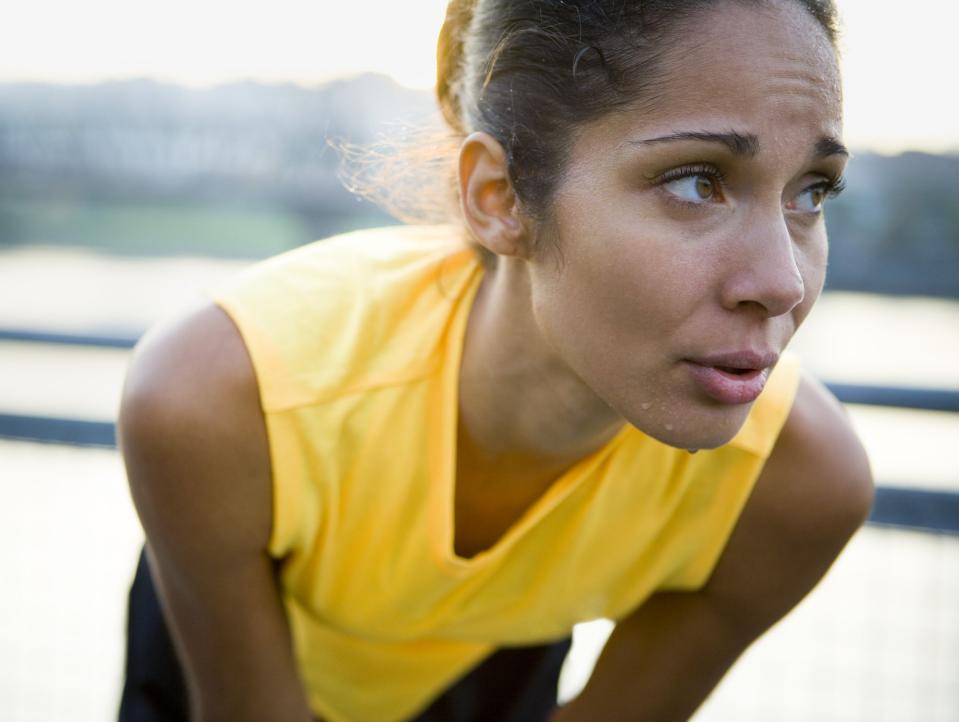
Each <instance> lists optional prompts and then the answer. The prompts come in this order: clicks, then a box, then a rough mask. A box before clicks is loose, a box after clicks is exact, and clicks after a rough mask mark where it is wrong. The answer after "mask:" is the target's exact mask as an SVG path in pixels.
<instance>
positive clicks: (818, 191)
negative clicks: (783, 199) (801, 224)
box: [789, 184, 829, 213]
mask: <svg viewBox="0 0 959 722" xmlns="http://www.w3.org/2000/svg"><path fill="white" fill-rule="evenodd" d="M828 197H829V189H828V188H827V187H826V185H825V184H819V185H814V186H812V187H811V188H807V189H806V190H804V191H803V192H802V193H800V194H799V195H798V196H796V199H795V200H794V201H792V202H791V203H790V204H789V208H790V210H794V211H800V212H801V213H819V211H821V210H822V207H823V204H824V203H825V202H826V199H827V198H828Z"/></svg>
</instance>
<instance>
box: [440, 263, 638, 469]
mask: <svg viewBox="0 0 959 722" xmlns="http://www.w3.org/2000/svg"><path fill="white" fill-rule="evenodd" d="M624 423H625V422H624V421H623V419H622V417H620V416H619V415H618V414H617V413H616V412H615V411H614V410H613V409H611V408H610V407H609V406H608V405H607V404H606V403H605V402H604V401H603V400H602V399H600V398H599V397H597V396H596V395H595V394H594V393H593V391H592V390H591V389H590V388H589V387H587V386H586V385H585V384H584V383H583V382H582V380H581V379H580V378H579V377H578V376H577V375H576V374H575V373H574V372H573V371H572V369H570V368H569V367H568V366H567V365H566V364H565V363H564V362H563V361H562V360H561V359H560V358H558V357H557V355H556V354H555V353H554V352H553V350H552V349H551V348H550V347H549V344H548V343H547V342H546V339H545V338H544V337H543V334H542V333H541V331H540V329H539V327H538V326H537V324H536V322H535V319H534V316H533V308H532V302H531V299H530V293H529V281H528V277H527V276H526V268H525V265H524V262H523V261H521V260H517V259H512V258H501V259H500V261H499V264H498V265H497V267H496V268H495V269H494V270H491V271H489V272H487V274H486V275H485V276H484V278H483V280H482V283H481V286H480V289H479V291H478V293H477V296H476V300H475V301H474V304H473V307H472V309H471V311H470V317H469V321H468V325H467V331H466V338H465V341H464V348H463V360H462V363H461V367H460V378H459V424H460V430H459V434H458V436H459V438H460V440H461V442H462V443H463V444H464V446H466V447H468V448H463V449H462V451H464V452H467V451H468V453H469V455H470V457H471V459H472V460H473V461H474V462H475V463H478V464H481V465H498V463H503V464H505V465H507V466H510V465H512V464H516V463H519V464H522V465H529V466H531V467H536V468H542V469H552V468H557V469H562V468H565V467H567V466H569V465H570V464H572V463H573V462H575V461H577V460H578V459H581V458H583V457H585V456H588V455H589V454H590V453H592V452H593V451H595V450H597V449H598V448H600V447H601V446H603V445H604V444H605V443H607V442H608V441H609V440H610V439H612V438H613V437H614V436H615V435H616V433H617V432H618V431H619V430H620V429H621V428H622V426H623V424H624ZM511 462H512V464H511Z"/></svg>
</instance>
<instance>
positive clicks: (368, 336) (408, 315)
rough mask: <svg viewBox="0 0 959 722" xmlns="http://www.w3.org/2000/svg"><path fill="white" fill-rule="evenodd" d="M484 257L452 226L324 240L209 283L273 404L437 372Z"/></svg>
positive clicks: (265, 398)
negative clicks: (450, 323) (447, 333)
mask: <svg viewBox="0 0 959 722" xmlns="http://www.w3.org/2000/svg"><path fill="white" fill-rule="evenodd" d="M478 265H479V263H478V261H477V260H476V259H475V257H474V256H473V255H472V251H471V250H470V249H469V248H468V247H467V246H466V245H465V244H463V243H462V241H461V240H460V239H459V238H458V237H457V236H456V234H455V232H454V231H453V230H452V229H451V228H448V227H396V228H387V229H373V230H365V231H360V232H356V233H352V234H348V235H344V236H337V237H334V238H331V239H327V240H323V241H318V242H315V243H312V244H309V245H307V246H304V247H301V248H298V249H296V250H294V251H291V252H288V253H285V254H282V255H281V256H277V257H274V258H272V259H269V260H267V261H264V262H262V263H257V264H255V265H253V266H252V267H250V268H248V269H247V270H245V271H244V272H242V273H240V274H239V275H237V276H235V277H234V278H231V279H228V280H227V281H226V282H225V283H223V284H221V285H220V286H218V287H217V288H215V289H213V290H212V291H211V292H210V297H211V298H212V299H213V301H214V302H215V303H216V304H217V305H218V306H219V307H220V308H222V309H223V310H224V311H225V312H226V313H227V314H228V315H229V316H230V318H231V320H232V321H233V322H234V323H235V324H236V327H237V328H238V330H239V332H240V333H241V335H242V338H243V341H244V343H245V345H246V348H247V350H248V352H249V354H250V357H251V359H252V364H253V368H254V369H255V371H256V374H257V378H258V381H259V386H260V393H261V402H262V405H263V409H264V410H265V411H267V412H268V413H272V412H281V411H284V410H287V409H291V408H296V407H301V406H306V405H311V404H316V403H322V402H323V401H325V400H328V399H330V398H333V397H336V396H338V395H341V394H343V393H349V392H352V391H356V390H362V389H365V388H370V387H372V386H375V385H376V384H380V383H392V382H395V381H396V380H398V379H410V378H414V377H417V376H419V375H422V374H425V373H428V371H429V369H431V368H433V366H434V365H435V361H436V353H437V352H438V350H439V349H440V346H441V343H442V340H443V338H444V336H443V333H444V330H445V328H446V323H447V320H448V319H449V317H450V314H451V313H452V312H453V311H454V310H455V308H456V307H457V304H456V302H457V300H458V299H460V298H461V297H462V296H463V295H464V294H465V293H466V291H467V290H468V289H469V287H470V281H471V280H473V279H475V273H474V272H475V271H476V269H477V267H478Z"/></svg>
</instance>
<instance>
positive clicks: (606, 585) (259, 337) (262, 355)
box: [212, 227, 798, 722]
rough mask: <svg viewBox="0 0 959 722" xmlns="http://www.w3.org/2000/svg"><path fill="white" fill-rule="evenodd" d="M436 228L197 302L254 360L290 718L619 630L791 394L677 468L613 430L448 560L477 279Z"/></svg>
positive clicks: (351, 249)
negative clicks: (291, 687)
mask: <svg viewBox="0 0 959 722" xmlns="http://www.w3.org/2000/svg"><path fill="white" fill-rule="evenodd" d="M457 238H458V235H457V233H456V232H455V231H454V229H452V228H449V227H433V228H422V227H419V228H417V227H405V228H388V229H380V230H375V231H361V232H357V233H353V234H348V235H345V236H340V237H337V238H333V239H329V240H326V241H322V242H318V243H314V244H311V245H308V246H305V247H303V248H300V249H297V250H295V251H292V252H289V253H286V254H283V255H281V256H278V257H276V258H273V259H270V260H268V261H265V262H263V263H259V264H256V265H254V266H253V267H251V268H250V269H249V270H248V271H246V272H244V273H242V274H241V275H240V276H239V277H238V278H236V279H234V280H232V281H231V282H229V283H228V284H226V285H224V286H223V287H221V288H219V289H218V290H217V291H215V292H214V293H213V294H212V295H213V298H214V300H215V302H216V303H217V304H218V305H220V306H221V307H222V308H223V309H224V310H226V311H227V313H229V315H230V316H231V317H232V318H233V320H234V321H235V322H236V324H237V326H238V327H239V329H240V332H241V333H242V335H243V338H244V340H245V343H246V345H247V347H248V349H249V352H250V355H251V357H252V360H253V365H254V368H255V371H256V375H257V378H258V383H259V388H260V393H261V399H262V407H263V413H264V416H265V419H266V426H267V431H268V435H269V444H270V453H271V460H272V468H273V486H274V519H273V528H272V536H271V539H270V543H269V551H270V553H271V554H272V555H273V556H274V557H276V558H277V559H282V560H283V562H282V566H281V572H280V579H281V586H282V595H283V600H284V603H285V606H286V609H287V613H288V617H289V621H290V625H291V633H292V637H293V643H294V648H295V654H296V657H297V662H298V665H299V669H300V673H301V676H302V679H303V682H304V684H305V687H306V690H307V693H308V696H309V701H310V705H311V707H312V709H313V711H314V713H315V714H317V715H318V716H320V717H321V718H322V719H324V720H327V722H396V721H398V720H404V719H408V718H409V717H411V716H413V715H415V714H416V713H418V712H419V711H421V710H422V709H423V708H425V707H426V706H427V705H428V704H429V702H430V701H432V699H433V698H434V697H435V696H436V695H438V694H439V693H440V692H441V691H442V690H443V689H444V688H446V687H447V686H449V685H450V684H451V683H452V682H453V681H455V679H456V678H457V677H459V676H460V675H462V674H463V673H465V672H466V671H467V670H468V669H469V668H470V667H472V666H473V665H474V664H476V663H478V662H479V661H481V660H482V658H483V657H484V656H486V655H487V654H489V653H490V652H491V651H492V650H493V649H494V648H495V647H497V646H502V645H529V644H537V643H544V642H547V641H550V640H556V639H559V638H562V637H564V636H566V635H568V634H569V632H570V629H571V627H572V626H573V625H574V624H575V623H577V622H581V621H585V620H590V619H596V618H600V617H607V618H611V619H617V618H621V617H623V616H624V615H626V614H628V613H629V612H630V611H631V610H632V609H634V608H636V607H637V606H638V605H639V604H640V603H642V602H643V600H644V599H646V598H647V597H648V596H649V595H650V594H651V593H653V592H654V591H656V590H662V589H686V590H693V589H697V588H699V587H701V586H703V584H704V583H705V582H706V580H707V579H708V577H709V575H710V572H711V570H712V569H713V567H714V565H715V563H716V561H717V559H718V557H719V554H720V552H721V551H722V549H723V546H724V544H725V542H726V540H727V538H728V536H729V534H730V533H731V531H732V528H733V526H734V524H735V522H736V520H737V518H738V516H739V514H740V512H741V510H742V507H743V505H744V504H745V502H746V499H747V497H748V496H749V493H750V491H751V489H752V486H753V484H754V482H755V480H756V478H757V476H758V474H759V472H760V470H761V468H762V466H763V463H764V460H765V459H766V457H767V456H768V455H769V453H770V451H771V450H772V447H773V444H774V443H775V440H776V437H777V436H778V434H779V431H780V428H781V427H782V425H783V423H784V421H785V418H786V415H787V414H788V411H789V409H790V407H791V404H792V401H793V398H794V395H795V392H796V387H797V380H798V367H797V364H796V362H795V361H794V360H793V359H792V358H790V357H788V356H787V357H786V358H784V360H783V361H782V362H781V363H780V364H779V366H778V367H777V368H776V370H775V371H774V373H773V374H772V376H771V378H770V381H769V383H768V385H767V387H766V390H765V391H764V392H763V394H762V396H761V397H760V398H759V400H758V401H756V403H755V405H754V408H753V410H752V412H751V414H750V416H749V418H748V420H747V421H746V423H745V426H744V427H743V429H742V430H741V432H740V433H739V434H738V435H737V436H736V438H735V439H733V440H732V441H731V442H730V443H729V444H727V445H726V446H724V447H722V448H719V449H716V450H712V451H702V452H700V453H698V454H696V455H691V454H689V453H688V452H687V451H685V450H680V449H674V448H671V447H669V446H665V445H664V444H662V443H660V442H657V441H655V440H653V439H651V438H649V437H647V436H646V435H644V434H643V433H641V432H640V431H638V430H636V429H634V428H632V427H629V426H627V427H626V428H624V429H623V431H622V432H620V433H619V435H617V436H616V437H615V438H614V439H613V440H612V441H611V442H610V443H609V444H607V445H606V446H605V447H603V448H602V449H600V450H599V451H597V452H596V453H594V454H592V455H591V456H589V457H588V458H585V459H582V460H581V461H580V462H579V463H578V464H576V465H575V466H574V467H573V468H571V469H570V470H569V471H568V472H567V473H566V474H564V475H563V477H562V478H560V479H559V480H558V481H557V482H556V483H555V484H554V485H553V486H552V487H551V488H550V489H549V490H548V491H547V493H546V494H545V495H544V496H543V497H542V498H540V499H539V500H538V501H537V502H536V503H535V504H534V506H532V507H531V508H530V509H528V510H527V512H526V513H525V514H524V515H523V516H522V518H521V519H520V520H519V521H518V522H517V523H516V524H515V525H514V526H513V527H512V528H510V529H509V530H508V531H507V533H506V534H505V536H503V537H502V538H501V539H500V540H499V541H498V542H497V543H496V545H495V546H493V547H492V548H490V549H489V550H487V551H485V552H483V553H481V554H479V555H478V556H476V557H473V558H470V559H462V558H459V557H457V556H456V554H455V553H454V551H453V484H454V479H453V469H454V468H455V463H454V455H455V444H454V442H455V439H456V420H457V374H458V369H459V362H460V353H461V350H462V340H463V335H464V332H465V329H466V320H467V316H468V312H469V309H470V304H471V302H472V300H473V297H474V294H475V292H476V290H477V288H478V285H479V281H480V278H481V276H482V267H481V264H480V263H479V262H478V260H477V259H476V257H475V255H474V253H473V252H472V251H471V250H470V249H468V248H466V247H465V246H464V245H463V244H462V242H460V241H458V240H457Z"/></svg>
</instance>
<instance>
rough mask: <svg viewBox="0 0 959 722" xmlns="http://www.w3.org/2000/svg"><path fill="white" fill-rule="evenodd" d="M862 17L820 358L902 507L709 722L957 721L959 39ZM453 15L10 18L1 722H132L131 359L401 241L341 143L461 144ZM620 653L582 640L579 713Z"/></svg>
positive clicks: (43, 1) (877, 515)
mask: <svg viewBox="0 0 959 722" xmlns="http://www.w3.org/2000/svg"><path fill="white" fill-rule="evenodd" d="M838 4H839V7H840V10H841V12H842V14H843V16H844V21H845V32H844V37H843V41H842V42H843V66H844V74H845V82H846V108H847V109H846V115H847V126H846V142H847V145H849V146H850V147H851V148H852V149H853V151H854V153H855V157H854V159H853V161H852V163H851V164H850V167H849V173H848V180H849V188H848V190H847V191H846V193H845V194H844V195H843V196H842V197H841V198H840V199H838V200H836V201H834V202H833V203H832V205H831V206H830V207H829V212H828V223H829V230H830V238H831V243H832V246H831V259H830V270H829V280H828V286H827V292H826V293H825V295H824V297H823V299H822V301H821V302H820V305H819V307H818V308H817V309H816V311H815V312H814V313H813V316H812V317H811V318H810V320H809V321H808V322H807V325H806V326H805V327H804V328H803V329H802V331H801V332H800V335H799V336H798V337H797V339H796V341H795V346H794V347H795V348H796V349H797V350H798V351H799V352H800V353H801V354H802V355H803V356H804V358H805V363H806V365H807V366H808V367H809V368H810V369H812V370H813V371H814V372H815V373H817V374H818V375H820V376H821V377H822V378H823V379H825V380H826V381H827V382H829V383H830V384H831V385H832V386H833V388H834V389H835V390H836V392H837V393H838V394H839V395H840V397H841V398H843V399H844V400H845V401H847V402H848V405H849V409H850V412H851V414H852V417H853V420H854V423H855V425H856V427H857V428H858V430H859V431H860V433H861V434H862V436H863V438H864V440H865V443H866V445H867V448H868V450H869V452H870V455H871V458H872V461H873V465H874V468H875V472H876V477H877V480H878V481H879V482H880V484H881V485H882V488H881V490H880V495H879V497H878V500H877V506H876V510H875V512H874V515H873V519H872V521H871V523H870V524H869V525H868V526H867V527H866V528H865V529H864V530H863V531H861V532H860V533H859V534H858V535H857V536H856V537H855V538H854V540H853V541H852V542H851V544H850V546H849V547H848V549H847V551H846V553H845V554H844V555H843V557H842V558H841V559H840V560H839V561H838V562H837V563H836V565H835V566H834V567H833V570H832V571H831V572H830V574H829V576H828V577H827V578H826V580H825V581H824V582H823V583H822V585H821V586H820V587H819V588H818V589H817V590H816V591H814V592H813V593H812V594H811V595H810V597H809V598H808V599H807V600H806V601H805V602H804V603H803V604H802V605H801V606H800V607H799V608H798V609H797V611H796V612H794V613H793V614H792V615H791V616H790V617H788V618H787V619H786V620H784V621H783V622H782V623H780V624H779V625H778V626H777V627H776V628H775V629H774V630H773V631H772V632H771V633H770V634H769V635H767V636H766V637H765V638H763V639H762V640H761V641H760V642H758V643H757V644H756V645H754V647H753V648H752V649H750V650H749V651H748V652H747V654H746V655H745V657H744V658H743V660H742V661H741V662H740V663H739V664H738V665H737V667H736V668H735V669H734V671H733V672H732V673H731V674H730V675H729V676H728V677H727V679H726V680H725V681H724V682H723V683H722V685H721V686H720V688H719V689H718V690H717V691H716V693H715V694H714V695H713V696H712V697H711V699H710V700H709V701H708V702H707V704H706V705H705V707H704V708H703V709H702V710H701V712H700V713H699V714H698V715H697V717H696V720H698V721H699V722H704V721H708V722H716V721H720V720H723V721H725V720H737V721H743V720H757V721H758V720H764V721H768V720H804V721H808V720H817V721H827V720H835V721H840V720H842V721H850V722H856V721H859V720H862V721H865V720H869V721H870V722H876V721H879V720H889V721H890V722H892V721H894V722H903V721H911V720H917V721H918V720H921V721H923V722H927V721H935V722H947V721H948V722H957V721H959V501H957V500H959V467H957V464H956V463H955V461H954V460H953V457H952V452H953V451H954V450H955V449H956V448H957V447H959V413H955V411H956V410H957V409H959V404H957V401H956V399H957V396H959V198H957V189H959V95H957V92H956V90H955V82H954V78H953V76H954V71H955V69H956V68H955V58H954V52H953V47H954V40H953V35H954V31H955V28H956V27H957V26H959V11H957V10H956V9H955V8H954V5H953V4H952V3H943V2H940V1H939V0H913V2H911V3H909V6H908V11H904V10H902V9H899V8H901V7H902V6H901V4H900V3H893V2H891V0H890V1H889V2H886V1H885V0H838ZM444 9H445V2H444V1H443V0H417V1H416V2H415V3H400V2H388V1H385V2H381V1H379V0H355V1H354V2H352V3H332V2H319V3H316V2H314V3H301V2H295V1H293V0H277V1H276V2H273V3H270V4H268V5H265V4H237V3H229V4H228V3H226V2H224V1H222V0H208V1H207V2H204V3H199V4H197V3H190V2H187V0H169V1H168V2H166V3H163V4H158V3H144V2H140V1H138V0H133V1H130V0H126V1H123V2H121V0H88V1H87V2H85V3H82V4H80V3H76V4H74V3H64V2H62V0H56V1H54V0H33V1H32V2H30V3H7V4H5V5H4V6H3V7H2V9H0V48H2V50H0V569H3V571H4V575H3V580H2V587H3V593H2V594H0V719H2V720H10V721H16V722H26V721H27V720H44V721H47V720H51V719H71V720H77V721H81V722H82V721H85V720H91V721H93V720H106V719H111V718H113V717H115V708H116V704H117V699H118V691H119V687H120V683H121V678H122V665H123V646H122V645H123V635H124V625H125V601H126V600H125V595H126V592H127V588H128V585H129V583H130V580H131V579H132V571H133V567H134V563H135V558H136V556H137V554H138V551H139V548H140V545H141V544H142V538H143V537H142V531H141V529H140V527H139V524H138V521H137V519H136V516H135V514H134V512H133V509H132V506H131V504H130V501H129V497H128V493H127V491H126V482H125V478H124V472H123V468H122V463H121V461H120V459H119V457H118V455H117V453H116V451H115V449H114V448H113V441H112V439H113V431H112V422H113V420H114V418H115V415H116V410H117V405H118V400H119V395H120V389H121V384H122V379H123V374H124V369H125V366H126V363H127V359H128V355H129V346H130V344H131V343H132V342H133V341H134V340H135V339H136V338H137V337H138V336H139V335H140V334H141V333H142V332H143V330H144V329H145V328H147V327H148V326H150V325H151V324H153V323H154V322H156V321H157V320H158V319H161V318H163V317H165V316H168V315H170V314H173V313H176V312H177V310H178V309H180V308H182V307H183V306H184V305H186V304H188V303H190V302H191V301H193V300H195V299H196V298H197V297H199V296H200V295H201V294H202V293H203V292H204V290H205V289H209V288H211V287H212V286H214V285H215V284H216V283H218V282H220V281H221V280H222V279H224V278H226V277H228V276H229V275H231V274H233V273H235V272H236V271H237V270H239V269H240V268H242V267H243V266H245V265H247V264H249V263H251V262H253V261H255V260H257V259H260V258H264V257H267V256H270V255H273V254H275V253H278V252H281V251H283V250H286V249H289V248H293V247H295V246H297V245H300V244H303V243H305V242H308V241H310V240H313V239H316V238H321V237H324V236H327V235H330V234H332V233H335V232H338V231H342V230H347V229H353V228H359V227H363V226H372V225H380V224H385V223H392V222H395V221H393V220H392V219H391V218H390V217H389V216H387V215H386V214H385V213H384V212H383V211H381V210H379V209H377V208H376V207H375V206H373V205H371V204H369V203H367V202H365V201H360V200H358V199H357V198H355V197H353V196H351V195H350V194H349V193H348V192H347V191H345V190H344V189H343V187H342V185H341V183H340V181H339V180H338V178H337V168H338V165H339V157H338V155H337V153H336V152H335V151H334V150H333V149H332V148H331V145H330V143H329V142H328V141H329V140H331V139H333V140H337V141H346V142H353V143H359V144H362V143H369V142H373V141H375V140H376V139H378V138H380V137H382V136H383V135H384V134H386V135H390V134H395V133H396V132H397V129H398V128H403V127H406V126H408V125H410V124H414V125H415V124H422V123H429V122H434V121H435V109H434V104H433V100H432V96H431V94H430V87H431V85H432V82H433V75H434V72H435V67H434V47H435V38H436V36H437V33H438V31H439V28H440V25H441V22H442V17H443V12H444ZM608 629H609V625H608V623H604V622H601V621H600V622H597V623H593V624H590V625H584V626H583V627H582V628H580V629H578V630H577V635H576V649H575V652H574V655H573V656H572V658H571V660H570V662H569V664H568V665H567V669H566V673H565V676H564V680H563V694H564V695H566V696H569V695H571V694H573V693H574V692H575V690H576V689H577V687H578V686H579V685H581V684H582V682H583V680H584V679H585V677H586V675H587V674H588V670H589V668H590V665H591V663H592V660H593V658H594V657H595V654H596V652H597V650H598V649H599V647H600V645H601V644H602V641H603V639H604V638H605V634H606V633H608Z"/></svg>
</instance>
